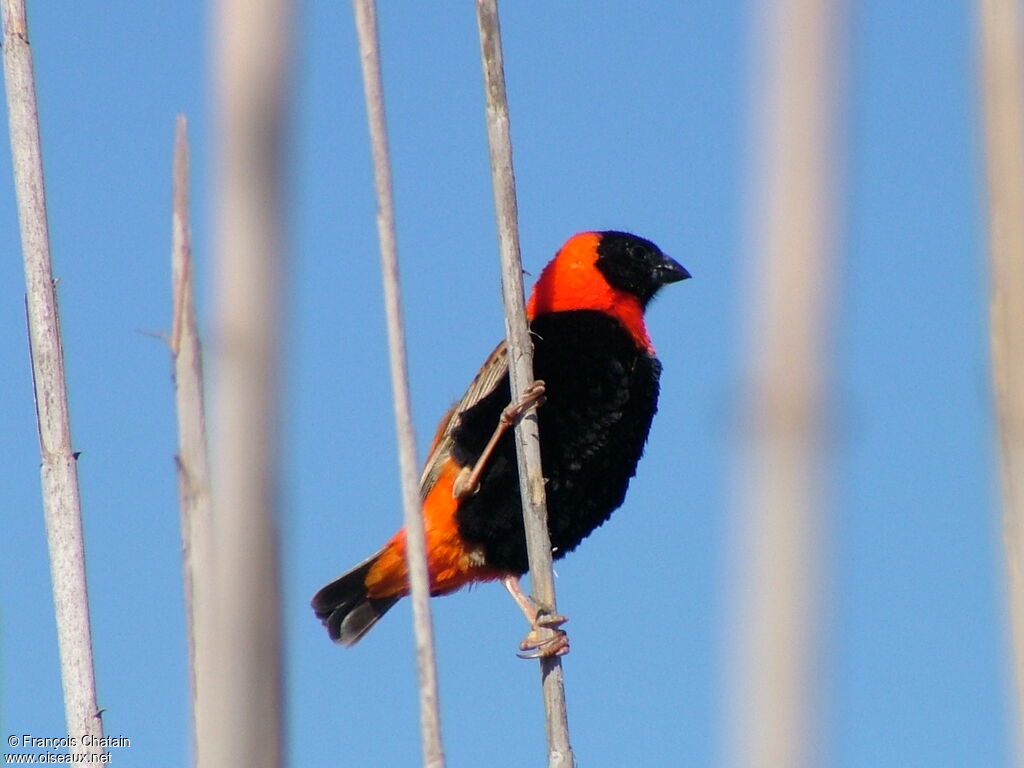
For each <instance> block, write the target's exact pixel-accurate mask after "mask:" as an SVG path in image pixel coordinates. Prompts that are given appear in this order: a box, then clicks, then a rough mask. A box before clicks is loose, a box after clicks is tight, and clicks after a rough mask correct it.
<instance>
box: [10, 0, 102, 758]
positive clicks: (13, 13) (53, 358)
mask: <svg viewBox="0 0 1024 768" xmlns="http://www.w3.org/2000/svg"><path fill="white" fill-rule="evenodd" d="M3 24H4V38H3V56H4V77H5V81H6V86H7V113H8V125H9V128H10V135H11V157H12V160H13V166H14V186H15V193H16V195H17V200H18V220H19V222H20V225H21V247H22V251H23V255H24V262H25V285H26V291H27V293H26V309H27V313H28V333H29V350H30V353H31V358H32V383H33V387H34V393H35V401H36V420H37V425H38V429H39V448H40V452H41V453H42V467H41V475H42V487H43V511H44V515H45V518H46V537H47V540H48V543H49V550H50V576H51V579H52V581H53V601H54V606H55V609H56V618H57V640H58V645H59V648H60V665H61V681H62V684H63V687H64V714H65V718H66V721H67V729H68V735H70V736H74V737H76V738H77V739H78V746H77V747H75V748H73V749H72V750H71V752H72V753H73V754H96V755H99V754H102V752H103V749H102V747H95V746H85V745H84V743H83V740H82V738H81V737H83V736H92V737H97V738H98V737H101V736H102V735H103V723H102V721H101V720H100V713H99V711H98V708H97V706H96V679H95V672H94V667H93V658H92V631H91V628H90V624H89V595H88V590H87V588H86V578H85V544H84V541H83V538H82V512H81V503H80V499H79V494H78V470H77V467H76V464H75V462H76V457H77V455H76V454H75V453H74V451H73V450H72V446H71V422H70V417H69V413H68V396H67V387H66V383H65V378H64V351H63V348H62V346H61V334H60V316H59V314H58V310H57V295H56V291H55V289H54V280H53V271H52V268H51V264H50V241H49V233H48V231H47V222H46V196H45V192H44V188H43V165H42V150H41V148H40V144H39V120H38V114H37V112H36V87H35V77H34V75H33V71H32V50H31V48H30V47H29V42H28V23H27V20H26V17H25V4H24V0H3Z"/></svg>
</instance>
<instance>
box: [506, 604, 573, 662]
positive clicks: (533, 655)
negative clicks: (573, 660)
mask: <svg viewBox="0 0 1024 768" xmlns="http://www.w3.org/2000/svg"><path fill="white" fill-rule="evenodd" d="M567 621H568V619H567V618H566V617H565V616H559V615H557V614H546V615H544V614H538V615H537V617H536V618H535V619H534V621H533V627H532V629H530V631H529V633H528V634H527V635H526V637H524V638H523V640H522V642H521V643H519V650H520V651H522V653H517V654H516V655H517V656H518V657H519V658H521V659H546V658H551V657H553V656H565V654H567V653H568V652H569V635H567V634H566V632H565V630H564V629H560V627H561V626H562V625H563V624H565V622H567Z"/></svg>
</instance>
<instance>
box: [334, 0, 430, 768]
mask: <svg viewBox="0 0 1024 768" xmlns="http://www.w3.org/2000/svg"><path fill="white" fill-rule="evenodd" d="M353 9H354V11H355V17H356V29H357V31H358V33H359V58H360V61H361V63H362V70H363V90H364V92H365V95H366V113H367V118H368V121H369V126H370V143H371V145H372V151H373V173H374V181H375V185H376V190H377V234H378V237H379V238H380V268H381V276H382V278H383V281H384V308H385V313H386V315H387V324H388V351H389V353H390V358H391V385H392V392H393V395H394V408H395V431H396V433H397V437H398V464H399V470H400V474H401V484H402V508H403V511H404V514H403V517H404V520H405V528H406V558H407V560H408V565H409V587H410V597H411V600H412V611H413V627H414V631H415V633H416V662H417V667H418V669H419V690H420V738H421V743H422V748H423V765H424V766H426V767H427V768H444V764H445V758H444V748H443V745H442V743H441V714H440V709H439V704H438V693H437V662H436V658H435V655H434V628H433V625H432V623H431V618H430V586H429V576H428V573H427V555H426V543H425V539H424V531H423V517H422V513H421V501H420V491H419V478H418V476H417V468H416V435H415V432H414V430H413V423H412V407H411V405H410V402H409V373H408V367H407V364H406V355H405V330H404V325H403V321H402V299H401V289H400V287H399V282H398V253H397V247H396V244H395V207H394V200H393V199H392V195H391V166H390V161H389V159H388V139H387V126H386V122H385V119H384V95H383V84H382V78H381V71H380V46H379V38H378V34H377V10H376V4H375V3H374V0H353Z"/></svg>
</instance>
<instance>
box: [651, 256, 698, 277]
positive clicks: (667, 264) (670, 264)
mask: <svg viewBox="0 0 1024 768" xmlns="http://www.w3.org/2000/svg"><path fill="white" fill-rule="evenodd" d="M655 272H656V274H657V276H658V282H659V283H661V284H662V285H668V284H669V283H678V282H679V281H680V280H687V279H688V278H689V277H690V273H689V272H688V271H687V269H686V267H684V266H683V265H682V264H680V263H679V262H678V261H676V260H675V259H673V258H672V257H671V256H665V255H664V254H662V260H661V263H660V264H659V265H658V266H657V268H656V269H655Z"/></svg>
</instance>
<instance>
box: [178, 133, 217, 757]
mask: <svg viewBox="0 0 1024 768" xmlns="http://www.w3.org/2000/svg"><path fill="white" fill-rule="evenodd" d="M188 183H189V173H188V133H187V127H186V123H185V117H184V115H179V116H178V120H177V125H176V128H175V140H174V211H173V214H172V221H171V274H172V284H173V288H174V290H173V299H174V320H173V325H172V330H171V338H170V343H171V361H172V364H173V366H174V399H175V406H176V411H177V415H178V455H177V457H176V463H177V467H178V499H179V506H180V509H181V551H182V570H183V574H184V585H185V620H186V624H187V632H188V659H189V670H190V678H191V679H190V683H191V689H192V732H193V739H194V742H193V743H194V746H195V748H196V754H195V757H194V760H193V763H194V764H195V765H197V766H202V765H204V764H205V761H204V760H203V759H202V756H201V755H200V754H199V753H198V745H199V743H200V742H203V743H206V741H207V737H205V736H204V737H200V736H199V733H200V731H201V730H202V729H203V728H205V727H206V726H207V725H208V724H209V719H208V718H207V717H206V710H207V706H206V702H207V700H208V697H209V691H208V690H207V688H208V683H209V669H210V664H211V659H210V643H211V636H210V630H209V621H210V607H209V596H208V593H209V587H210V582H211V577H210V575H209V574H210V568H211V566H212V562H213V560H212V558H211V555H210V546H211V543H212V531H211V526H212V525H213V518H212V503H211V500H210V468H209V458H208V456H209V454H208V451H207V446H206V415H205V403H204V399H203V355H202V346H201V344H200V341H199V327H198V324H197V322H196V307H195V295H194V288H193V267H192V242H191V237H192V236H191V231H190V227H189V210H188ZM200 681H201V682H202V683H203V684H204V685H203V686H202V690H201V689H200V688H201V686H200V684H199V683H200Z"/></svg>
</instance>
